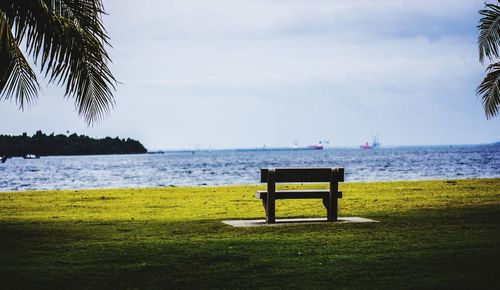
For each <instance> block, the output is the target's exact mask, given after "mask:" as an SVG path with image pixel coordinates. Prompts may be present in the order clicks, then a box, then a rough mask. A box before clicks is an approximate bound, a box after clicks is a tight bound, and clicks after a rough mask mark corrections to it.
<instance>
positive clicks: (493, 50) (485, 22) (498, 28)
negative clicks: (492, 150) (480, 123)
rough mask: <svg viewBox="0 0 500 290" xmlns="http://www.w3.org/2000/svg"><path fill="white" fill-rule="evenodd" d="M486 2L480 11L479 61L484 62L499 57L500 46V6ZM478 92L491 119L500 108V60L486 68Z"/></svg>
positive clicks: (487, 116) (487, 115)
mask: <svg viewBox="0 0 500 290" xmlns="http://www.w3.org/2000/svg"><path fill="white" fill-rule="evenodd" d="M499 3H500V1H497V4H488V3H485V7H484V9H482V10H480V11H479V14H481V15H482V18H481V20H479V25H478V26H477V27H478V28H479V38H478V48H479V61H480V62H481V63H484V60H485V58H488V59H489V61H494V60H498V59H499V46H500V6H499V5H498V4H499ZM477 94H478V95H481V98H482V101H483V106H484V111H485V114H486V118H488V119H490V118H492V117H495V116H497V115H498V113H499V109H500V62H495V63H492V64H490V65H489V66H488V68H487V69H486V77H485V78H484V80H483V81H482V82H481V84H480V85H479V87H478V88H477Z"/></svg>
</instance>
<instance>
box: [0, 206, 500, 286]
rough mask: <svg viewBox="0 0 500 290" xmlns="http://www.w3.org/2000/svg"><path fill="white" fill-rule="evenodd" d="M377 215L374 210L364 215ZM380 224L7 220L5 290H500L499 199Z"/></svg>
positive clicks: (2, 246) (3, 227)
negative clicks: (257, 225) (244, 225)
mask: <svg viewBox="0 0 500 290" xmlns="http://www.w3.org/2000/svg"><path fill="white" fill-rule="evenodd" d="M365 217H373V216H365ZM377 219H378V220H380V221H381V222H380V223H374V224H314V225H303V224H301V225H293V226H284V227H262V228H233V227H230V226H227V225H224V224H222V223H221V222H220V221H219V220H202V221H189V222H133V221H123V222H105V223H104V222H103V223H99V222H60V221H59V222H58V221H54V222H45V223H37V222H34V223H33V222H0V232H1V233H2V236H3V237H2V239H1V240H0V251H1V252H0V253H1V258H2V259H1V261H2V264H1V265H0V288H1V289H19V288H37V289H40V288H47V289H49V288H50V289H58V288H72V289H75V288H76V289H82V288H87V289H88V288H92V289H96V288H153V289H154V288H163V289H165V288H198V289H199V288H262V287H271V288H283V287H288V288H337V287H338V288H342V287H348V288H370V289H373V288H494V287H496V285H498V283H500V279H499V277H498V275H497V273H498V272H500V266H499V265H498V261H499V260H500V246H499V241H500V226H499V221H500V208H497V207H483V208H461V209H449V210H446V209H445V210H417V211H412V212H409V213H408V212H406V213H404V214H391V215H384V214H381V213H378V215H377Z"/></svg>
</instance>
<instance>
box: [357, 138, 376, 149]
mask: <svg viewBox="0 0 500 290" xmlns="http://www.w3.org/2000/svg"><path fill="white" fill-rule="evenodd" d="M379 147H380V142H379V140H378V136H375V137H373V142H372V144H371V145H370V144H368V141H367V142H366V143H365V144H363V145H359V148H360V149H376V148H379Z"/></svg>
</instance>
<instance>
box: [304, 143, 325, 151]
mask: <svg viewBox="0 0 500 290" xmlns="http://www.w3.org/2000/svg"><path fill="white" fill-rule="evenodd" d="M306 149H309V150H323V145H322V144H317V145H309V146H307V148H306Z"/></svg>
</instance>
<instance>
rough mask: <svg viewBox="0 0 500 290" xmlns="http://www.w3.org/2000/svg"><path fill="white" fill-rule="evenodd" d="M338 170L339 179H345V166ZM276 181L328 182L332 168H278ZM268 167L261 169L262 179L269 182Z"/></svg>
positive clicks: (341, 180)
mask: <svg viewBox="0 0 500 290" xmlns="http://www.w3.org/2000/svg"><path fill="white" fill-rule="evenodd" d="M333 169H335V170H337V172H338V173H337V181H339V182H343V181H344V168H333ZM275 170H276V175H275V182H328V181H330V173H331V171H332V168H276V169H275ZM267 172H268V169H267V168H262V169H261V170H260V181H261V182H267Z"/></svg>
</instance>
